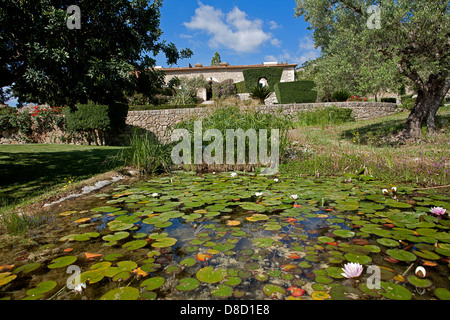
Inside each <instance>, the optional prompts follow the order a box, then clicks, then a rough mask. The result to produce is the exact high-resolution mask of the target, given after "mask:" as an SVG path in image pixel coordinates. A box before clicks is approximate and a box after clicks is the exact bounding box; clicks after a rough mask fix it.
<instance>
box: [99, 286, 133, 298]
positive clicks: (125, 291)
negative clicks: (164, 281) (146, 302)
mask: <svg viewBox="0 0 450 320" xmlns="http://www.w3.org/2000/svg"><path fill="white" fill-rule="evenodd" d="M138 298H139V290H138V289H136V288H133V287H123V288H117V289H114V290H111V291H109V292H108V293H106V294H104V295H103V296H102V297H101V298H100V300H137V299H138Z"/></svg>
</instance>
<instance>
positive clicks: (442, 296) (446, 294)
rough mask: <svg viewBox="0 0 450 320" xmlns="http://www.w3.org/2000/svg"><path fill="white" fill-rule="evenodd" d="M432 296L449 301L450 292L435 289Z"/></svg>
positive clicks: (444, 289)
mask: <svg viewBox="0 0 450 320" xmlns="http://www.w3.org/2000/svg"><path fill="white" fill-rule="evenodd" d="M434 295H435V296H436V297H438V298H439V299H440V300H450V291H449V290H448V289H446V288H436V289H435V290H434Z"/></svg>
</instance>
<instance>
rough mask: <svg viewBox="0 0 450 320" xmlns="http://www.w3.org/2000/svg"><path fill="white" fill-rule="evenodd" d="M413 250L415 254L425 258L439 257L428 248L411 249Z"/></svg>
mask: <svg viewBox="0 0 450 320" xmlns="http://www.w3.org/2000/svg"><path fill="white" fill-rule="evenodd" d="M413 252H414V254H415V255H416V256H418V257H421V258H424V259H427V260H439V259H440V258H441V257H440V256H439V255H438V254H436V253H434V252H431V251H429V250H421V251H413Z"/></svg>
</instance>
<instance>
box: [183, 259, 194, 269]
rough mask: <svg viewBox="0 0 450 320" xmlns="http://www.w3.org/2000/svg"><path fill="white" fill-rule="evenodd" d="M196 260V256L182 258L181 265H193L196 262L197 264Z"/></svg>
mask: <svg viewBox="0 0 450 320" xmlns="http://www.w3.org/2000/svg"><path fill="white" fill-rule="evenodd" d="M196 262H197V261H196V260H195V259H194V258H186V259H183V260H181V262H180V265H181V266H186V267H192V266H193V265H194V264H196Z"/></svg>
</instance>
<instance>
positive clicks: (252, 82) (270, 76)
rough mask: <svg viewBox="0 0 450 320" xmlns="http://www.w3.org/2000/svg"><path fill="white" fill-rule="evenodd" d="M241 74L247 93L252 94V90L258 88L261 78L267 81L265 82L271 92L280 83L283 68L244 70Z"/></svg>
mask: <svg viewBox="0 0 450 320" xmlns="http://www.w3.org/2000/svg"><path fill="white" fill-rule="evenodd" d="M243 74H244V79H245V87H246V90H247V92H252V90H253V89H254V88H255V87H256V86H259V80H260V79H261V78H266V79H267V82H268V83H269V88H270V90H271V91H273V90H274V86H275V85H276V84H277V83H279V82H280V81H281V76H282V75H283V68H257V69H246V70H244V71H243ZM244 93H245V92H244Z"/></svg>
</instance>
